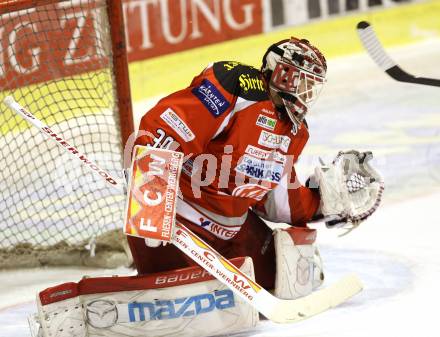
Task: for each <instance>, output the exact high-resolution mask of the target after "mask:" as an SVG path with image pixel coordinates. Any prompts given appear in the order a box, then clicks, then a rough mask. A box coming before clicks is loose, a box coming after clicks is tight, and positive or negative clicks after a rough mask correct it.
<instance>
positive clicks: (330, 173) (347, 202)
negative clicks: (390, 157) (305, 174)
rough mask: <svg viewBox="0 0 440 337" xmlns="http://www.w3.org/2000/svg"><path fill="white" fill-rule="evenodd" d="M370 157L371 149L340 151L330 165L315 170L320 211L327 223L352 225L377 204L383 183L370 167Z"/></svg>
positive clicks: (371, 210) (362, 218)
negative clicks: (364, 150)
mask: <svg viewBox="0 0 440 337" xmlns="http://www.w3.org/2000/svg"><path fill="white" fill-rule="evenodd" d="M372 158H373V154H372V153H371V152H358V151H354V150H352V151H346V152H343V151H341V152H339V153H338V155H337V156H336V158H335V159H334V160H333V162H332V163H331V164H329V165H325V164H323V163H322V165H321V166H319V167H317V168H316V169H315V179H316V182H317V184H318V186H319V192H320V195H321V204H320V211H321V213H322V215H323V216H324V220H325V221H326V222H327V225H332V224H342V225H345V224H347V223H348V224H351V226H354V227H355V226H357V225H358V224H359V223H360V222H362V221H363V220H365V219H366V218H368V217H369V216H370V215H371V214H372V213H373V212H374V211H375V210H376V209H377V208H378V207H379V204H380V201H381V199H382V193H383V190H384V182H383V179H382V177H381V175H380V174H379V172H378V171H377V170H376V169H374V168H373V167H372V166H371V164H370V160H371V159H372Z"/></svg>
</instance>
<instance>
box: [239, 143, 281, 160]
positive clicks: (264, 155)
mask: <svg viewBox="0 0 440 337" xmlns="http://www.w3.org/2000/svg"><path fill="white" fill-rule="evenodd" d="M245 152H246V153H248V154H250V155H251V156H254V157H257V158H260V159H263V160H275V161H277V162H280V163H282V164H285V163H286V156H285V155H284V154H281V153H279V152H277V151H275V150H273V151H266V150H263V149H260V148H258V147H256V146H253V145H248V146H247V147H246V150H245Z"/></svg>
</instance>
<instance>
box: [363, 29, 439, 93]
mask: <svg viewBox="0 0 440 337" xmlns="http://www.w3.org/2000/svg"><path fill="white" fill-rule="evenodd" d="M356 28H357V33H358V36H359V39H360V40H361V42H362V45H363V46H364V48H365V50H366V51H367V52H368V54H369V55H370V57H371V58H372V59H373V61H374V62H376V64H377V65H378V66H379V67H380V68H382V69H383V70H384V71H385V72H386V73H387V74H388V75H389V76H390V77H392V78H394V79H395V80H396V81H399V82H405V83H414V84H424V85H430V86H435V87H440V79H435V78H427V77H416V76H414V75H411V74H409V73H407V72H406V71H405V70H403V69H402V68H401V67H400V66H399V65H398V64H397V63H396V62H394V60H393V59H391V57H390V56H389V55H388V54H387V52H386V51H385V49H384V48H383V46H382V44H381V43H380V41H379V39H378V38H377V35H376V33H375V32H374V30H373V27H372V26H371V25H370V24H369V23H368V22H366V21H361V22H359V23H358V24H357V27H356Z"/></svg>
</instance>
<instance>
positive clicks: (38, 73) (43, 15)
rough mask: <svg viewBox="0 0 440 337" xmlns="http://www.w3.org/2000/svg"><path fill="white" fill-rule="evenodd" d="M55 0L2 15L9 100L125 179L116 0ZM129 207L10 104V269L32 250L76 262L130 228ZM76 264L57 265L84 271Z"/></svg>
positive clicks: (5, 125) (1, 237)
mask: <svg viewBox="0 0 440 337" xmlns="http://www.w3.org/2000/svg"><path fill="white" fill-rule="evenodd" d="M3 2H4V1H3ZM21 2H25V1H21ZM48 2H50V1H44V2H42V3H45V5H42V6H35V5H34V6H32V7H29V8H26V9H23V8H20V10H12V11H10V12H7V13H4V11H2V13H4V14H1V15H0V41H1V43H2V48H1V50H0V88H1V90H2V91H1V92H0V99H1V100H3V98H4V97H5V96H6V95H11V96H13V97H14V98H15V100H16V101H17V102H19V103H20V104H21V105H23V106H25V107H26V108H28V109H29V110H30V111H31V112H32V113H34V114H35V115H36V116H37V117H38V118H39V119H41V120H42V121H43V122H44V123H46V124H47V125H49V127H51V129H52V130H54V131H55V132H57V133H59V134H60V135H62V136H63V138H65V139H66V140H67V141H69V142H70V143H72V144H74V145H75V146H76V147H77V148H78V149H79V150H80V151H82V152H84V153H86V154H87V156H88V157H89V158H90V159H91V160H93V161H95V162H97V163H99V165H100V166H101V167H102V168H103V169H105V170H106V171H108V172H109V173H111V174H112V175H114V176H120V172H121V170H122V156H121V152H122V146H121V135H120V131H119V130H120V121H119V114H118V106H117V104H116V103H117V100H116V98H115V92H116V89H115V82H116V79H115V77H114V74H113V68H112V64H113V60H112V49H111V38H110V30H109V20H108V17H107V10H106V1H104V0H102V1H99V0H95V1H92V0H90V1H86V0H71V1H56V2H55V1H53V3H52V4H47V3H48ZM33 3H34V4H35V3H36V2H35V1H33ZM123 209H124V196H123V195H121V194H118V192H117V191H116V192H115V191H113V190H112V189H111V188H108V187H107V186H106V185H105V182H102V181H101V180H100V179H99V177H98V178H97V177H95V176H94V175H93V174H92V173H90V172H89V171H88V170H87V168H84V167H82V166H81V164H79V163H76V162H74V161H72V160H71V159H70V157H69V156H68V154H65V153H63V151H62V150H61V149H60V148H58V147H57V145H56V144H55V142H50V141H48V140H46V139H45V138H44V137H43V136H42V135H41V134H39V132H38V130H36V129H34V128H32V127H31V126H30V125H29V124H27V122H26V121H24V120H23V119H21V118H20V117H19V116H17V115H15V114H14V113H13V112H12V111H10V110H8V108H7V107H6V106H5V105H4V104H3V103H0V249H1V251H0V254H1V255H0V268H1V267H8V266H10V265H11V266H14V259H15V260H16V261H17V259H16V257H14V256H15V255H16V254H19V255H21V256H23V254H24V253H23V252H24V251H23V249H24V248H23V247H26V249H28V250H27V251H28V253H26V254H27V255H29V257H31V258H32V259H33V258H34V257H36V256H37V255H38V254H37V252H38V251H42V250H44V251H50V249H52V248H54V247H57V248H60V245H61V246H64V248H65V247H67V248H69V249H70V253H67V254H66V255H67V256H68V255H70V256H71V257H72V256H73V255H72V251H73V250H75V251H84V247H85V246H86V245H87V243H89V242H90V240H91V239H92V238H95V237H100V236H101V235H104V233H107V232H109V231H112V230H115V229H117V228H120V227H121V224H122V219H123ZM113 233H114V235H115V236H116V237H118V236H119V232H118V231H115V232H113ZM105 235H107V234H105ZM121 241H122V240H119V244H116V243H115V247H114V248H115V250H116V251H117V252H123V251H124V249H123V247H122V246H121V244H120V242H121ZM116 242H118V241H116ZM17 247H18V248H17ZM64 248H63V249H64ZM97 248H102V249H104V250H105V249H107V248H109V249H113V248H112V247H105V245H101V246H100V247H98V246H97ZM17 249H18V250H19V251H20V252H17ZM72 249H73V250H72ZM64 251H65V249H64ZM68 251H69V250H68ZM96 251H97V254H98V255H99V253H100V251H99V249H97V250H96ZM26 254H24V255H26ZM49 255H54V254H51V253H49ZM43 260H44V259H43ZM68 260H69V261H68V262H66V263H63V262H62V261H58V262H55V263H54V264H76V263H75V259H74V258H70V259H68ZM77 260H78V261H76V262H77V263H78V264H81V263H83V262H82V261H80V259H79V258H78V259H77ZM17 264H18V262H16V263H15V265H17ZM41 264H52V263H50V262H44V261H42V262H41ZM92 264H93V263H92ZM25 265H27V264H26V263H24V262H23V263H21V266H25ZM30 265H35V261H34V262H32V263H30ZM105 265H106V264H105Z"/></svg>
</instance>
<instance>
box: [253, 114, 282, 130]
mask: <svg viewBox="0 0 440 337" xmlns="http://www.w3.org/2000/svg"><path fill="white" fill-rule="evenodd" d="M256 124H257V125H258V126H261V127H262V128H264V129H268V130H270V131H273V130H274V129H275V126H276V125H277V120H276V119H273V118H270V117H267V116H265V115H258V118H257V123H256Z"/></svg>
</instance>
